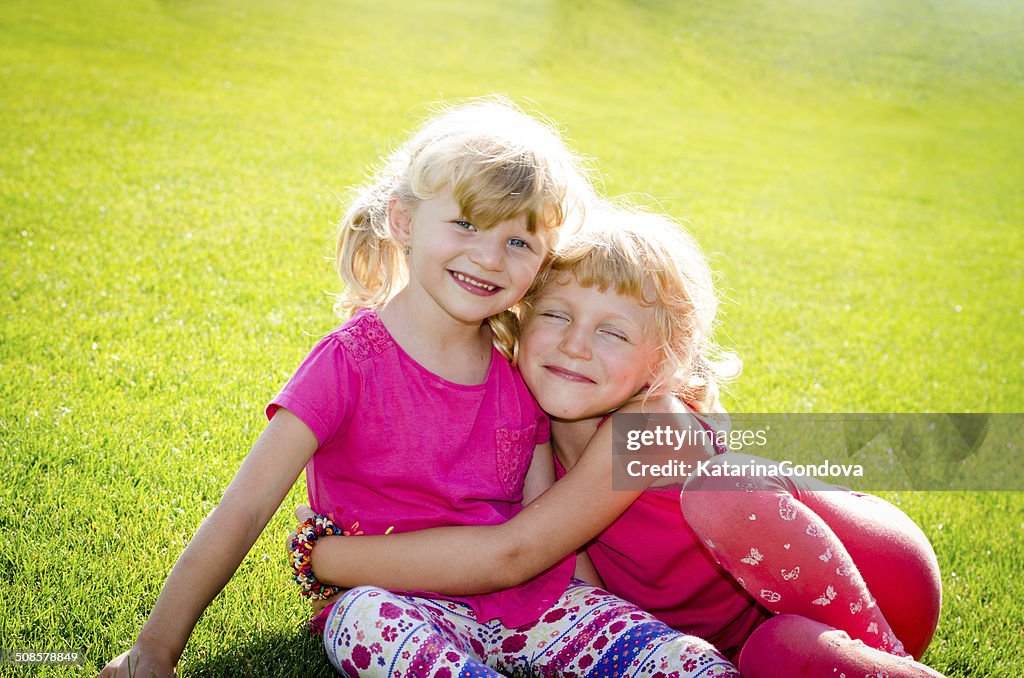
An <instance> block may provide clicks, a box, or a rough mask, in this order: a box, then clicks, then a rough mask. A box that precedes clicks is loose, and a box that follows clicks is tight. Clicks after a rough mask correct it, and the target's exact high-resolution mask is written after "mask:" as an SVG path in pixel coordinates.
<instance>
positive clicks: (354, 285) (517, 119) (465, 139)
mask: <svg viewBox="0 0 1024 678" xmlns="http://www.w3.org/2000/svg"><path fill="white" fill-rule="evenodd" d="M444 191H450V192H451V194H452V197H453V198H454V199H455V201H456V202H457V203H458V205H459V208H460V210H461V211H462V216H463V217H465V218H466V219H467V220H469V221H471V222H472V223H473V225H474V226H476V227H477V228H478V229H481V230H486V229H489V228H491V227H493V226H494V225H496V224H498V223H501V222H503V221H506V220H509V219H513V218H518V217H520V216H524V217H525V218H526V224H527V228H528V230H529V231H530V232H531V233H534V232H537V231H541V232H545V234H546V235H547V238H546V240H547V241H548V242H549V243H551V245H552V246H554V244H556V243H557V235H558V231H559V229H560V228H561V227H562V226H563V225H566V224H572V227H573V229H575V228H576V227H577V226H578V225H579V224H580V223H581V222H582V215H583V212H584V205H585V204H587V203H588V202H589V201H590V200H591V198H592V195H593V189H592V188H591V183H590V181H589V179H588V175H587V173H586V171H585V170H584V164H583V162H582V160H581V159H580V158H579V156H577V155H576V154H575V153H574V152H573V151H572V150H570V148H569V147H568V145H567V144H566V142H565V141H564V140H563V139H562V137H561V135H560V134H559V132H558V131H557V130H556V129H555V128H554V126H553V125H551V124H550V123H547V122H545V121H543V120H541V119H539V118H538V117H535V116H531V115H527V114H526V113H524V112H523V111H522V110H521V109H519V108H518V107H516V106H515V105H514V104H512V103H511V102H510V101H508V100H507V99H505V98H502V97H494V96H492V97H487V98H482V99H475V100H472V101H469V102H467V103H464V104H461V105H458V106H450V107H447V108H443V109H441V110H439V111H438V112H437V113H436V114H435V115H434V116H433V117H431V118H430V119H429V120H427V121H426V122H425V123H424V124H423V125H422V126H421V127H420V128H419V129H418V130H417V131H416V132H415V133H414V134H413V136H412V137H411V138H410V139H409V140H408V141H407V142H406V143H404V144H403V145H402V146H400V147H399V148H398V149H396V150H395V151H394V152H393V153H391V154H390V155H389V156H388V157H387V158H386V159H385V162H384V164H383V166H382V167H381V169H380V170H379V171H378V172H377V173H376V174H375V175H374V176H373V178H372V179H371V180H370V181H368V182H367V183H366V184H364V185H363V186H360V187H357V188H356V189H354V196H353V199H352V203H351V205H350V206H349V208H348V210H347V211H346V212H345V215H344V216H343V217H342V219H341V223H340V224H339V234H338V244H337V253H336V254H337V267H338V273H339V275H340V276H341V279H342V281H343V282H344V283H345V287H346V289H345V292H344V293H343V294H342V295H341V296H340V298H339V299H338V302H337V304H336V309H337V310H338V312H339V314H340V315H342V316H343V317H345V316H348V315H350V314H351V313H352V312H353V311H354V310H356V309H358V308H375V307H377V306H380V305H381V304H383V303H384V302H386V301H387V300H388V299H390V298H391V297H392V296H394V294H395V293H397V292H398V290H400V289H401V288H402V286H404V284H405V283H406V282H407V281H408V268H407V264H406V260H405V255H404V253H403V252H402V248H401V246H400V245H399V244H398V242H397V241H395V240H394V238H393V237H392V235H391V232H390V228H389V224H388V210H389V205H390V203H391V201H392V200H397V201H398V202H399V203H400V204H401V205H402V206H403V207H405V208H407V209H408V210H409V211H410V213H411V214H413V218H414V219H415V211H416V207H417V205H418V204H419V203H420V202H421V201H423V200H429V199H430V198H432V197H434V196H436V195H438V194H439V193H442V192H444ZM549 257H550V253H549V254H548V256H547V257H545V263H546V261H547V259H548V258H549ZM488 323H489V324H490V326H491V330H492V333H493V336H494V343H495V346H497V348H498V349H499V350H500V351H501V352H502V354H503V355H505V356H506V357H509V358H510V357H511V356H512V353H513V348H514V344H515V337H516V327H517V321H516V317H515V314H514V312H512V311H511V310H509V311H505V312H503V313H500V314H498V315H496V316H492V317H491V318H488Z"/></svg>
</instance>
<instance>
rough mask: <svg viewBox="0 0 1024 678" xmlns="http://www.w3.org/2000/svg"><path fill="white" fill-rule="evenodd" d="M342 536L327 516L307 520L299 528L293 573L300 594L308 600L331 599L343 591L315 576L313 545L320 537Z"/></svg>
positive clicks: (293, 555)
mask: <svg viewBox="0 0 1024 678" xmlns="http://www.w3.org/2000/svg"><path fill="white" fill-rule="evenodd" d="M340 534H342V531H341V528H339V527H338V526H337V525H335V524H334V521H332V520H331V519H330V518H328V517H327V516H321V515H315V516H313V517H312V518H307V519H306V520H304V521H303V522H302V524H301V525H300V526H299V529H298V531H297V532H296V533H295V536H294V537H293V538H292V543H291V547H292V550H291V553H290V554H289V560H290V561H291V565H292V571H293V572H294V573H295V576H294V579H295V583H296V584H298V585H299V592H300V593H302V595H304V596H306V597H307V598H314V599H322V598H330V597H331V596H333V595H334V594H336V593H339V592H340V591H341V590H342V589H341V588H340V587H338V586H331V585H329V584H324V583H322V582H320V581H319V580H317V578H316V576H314V575H313V559H312V556H313V545H314V544H316V540H317V539H319V538H320V537H329V536H331V535H340Z"/></svg>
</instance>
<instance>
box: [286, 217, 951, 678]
mask: <svg viewBox="0 0 1024 678" xmlns="http://www.w3.org/2000/svg"><path fill="white" fill-rule="evenodd" d="M588 222H589V227H588V229H587V230H586V231H585V232H583V233H580V234H578V235H576V236H574V237H572V238H570V239H568V241H567V242H564V243H563V245H562V246H561V248H560V250H559V251H558V252H557V254H556V256H555V258H554V260H553V261H552V263H551V264H550V265H549V266H548V267H546V268H545V270H544V271H543V272H542V273H541V275H540V276H539V277H538V280H537V282H536V283H535V284H534V286H533V288H532V289H531V291H530V293H529V294H528V295H527V297H526V299H525V300H524V304H523V306H524V316H525V317H524V326H523V329H522V334H521V338H520V343H519V346H518V367H519V368H520V370H521V372H522V374H523V377H524V379H525V381H526V383H527V385H528V386H529V387H530V389H531V390H532V391H533V393H534V394H535V395H536V396H537V398H538V401H539V402H540V404H541V406H542V407H543V408H544V410H545V411H546V412H547V413H548V414H549V415H550V417H551V421H552V437H553V443H554V448H555V453H556V462H557V464H558V467H559V468H558V473H559V476H563V475H564V477H563V478H561V479H560V480H559V481H558V482H557V483H556V484H555V485H554V486H553V487H552V488H551V489H549V490H548V491H547V492H545V493H544V494H542V495H541V496H540V497H539V498H537V499H536V500H535V501H534V502H533V503H531V504H530V505H529V506H528V507H526V509H524V510H523V512H522V513H520V514H519V515H517V516H516V517H515V518H513V519H512V520H510V521H508V522H507V523H505V524H503V525H500V526H497V527H490V528H482V529H481V528H454V529H452V528H449V529H442V530H428V531H424V532H420V533H415V534H407V535H397V536H395V537H394V538H392V537H387V538H384V539H362V538H360V539H348V538H329V539H327V540H326V541H325V542H324V543H323V544H321V545H320V546H319V547H318V550H317V551H316V552H315V553H314V555H315V562H314V570H315V572H316V574H317V576H318V577H320V578H321V579H322V580H325V581H331V582H333V583H336V584H340V585H355V584H361V583H380V582H381V581H385V583H386V584H387V585H392V586H417V587H433V588H436V589H437V590H447V591H448V592H450V593H458V592H459V591H462V590H480V589H481V587H485V590H486V587H490V586H494V585H497V583H498V582H500V585H502V586H508V585H512V584H515V583H517V582H519V581H521V580H522V579H523V578H525V577H529V576H531V575H532V574H533V573H535V572H538V571H540V570H542V569H543V568H545V567H548V566H549V565H550V564H551V563H552V562H555V561H556V560H557V559H558V558H559V557H561V556H562V555H564V553H565V552H567V551H570V550H572V549H577V548H580V547H581V546H584V545H587V552H588V553H589V554H590V558H591V559H592V561H593V565H594V566H596V573H594V572H593V570H587V569H584V568H585V567H586V566H588V565H589V564H588V562H587V561H583V563H582V565H581V567H580V569H579V570H578V572H579V573H580V574H581V575H585V574H586V573H587V572H589V573H590V576H591V577H592V578H593V577H596V576H601V577H603V580H604V584H605V585H606V586H607V588H608V590H610V591H611V592H613V593H615V594H617V595H620V596H622V597H623V598H625V599H627V600H630V601H632V602H635V603H637V604H639V605H640V606H642V607H644V608H645V609H648V610H649V611H651V612H653V613H654V614H656V616H658V617H659V618H660V619H662V620H663V621H665V622H666V623H668V624H669V625H671V626H673V627H674V628H676V629H677V630H680V631H683V632H685V633H690V634H695V635H700V636H701V637H704V638H707V639H708V640H711V641H712V642H714V643H715V644H716V646H718V648H719V649H720V650H721V651H723V652H724V653H726V654H727V656H730V657H732V658H737V661H738V662H739V668H740V670H741V672H742V674H743V675H744V676H781V675H786V676H789V675H815V676H817V675H820V676H825V675H829V676H832V675H834V676H840V675H845V676H848V677H852V676H889V677H890V678H895V677H897V676H935V675H938V674H937V673H936V672H934V671H932V670H931V669H929V668H927V667H925V666H924V665H922V664H920V663H917V662H916V661H914V659H913V658H914V657H920V656H921V654H922V653H923V652H924V650H925V648H926V647H927V645H928V642H929V640H930V638H931V635H932V633H933V632H934V629H935V624H936V622H937V620H938V613H939V604H940V598H941V596H940V591H939V578H938V566H937V563H936V560H935V555H934V553H933V551H932V550H931V547H930V545H929V544H928V541H927V539H926V538H925V537H924V535H923V534H922V533H921V531H920V529H918V528H917V526H916V525H914V524H913V522H912V521H910V520H909V519H908V518H907V517H906V516H905V515H903V514H902V512H900V511H899V510H898V509H897V508H895V507H894V506H892V505H891V504H888V503H887V502H884V501H882V500H881V499H878V498H875V497H871V496H869V495H861V494H858V493H854V492H849V491H843V490H841V489H838V488H835V487H828V486H825V485H824V484H822V483H817V482H793V481H791V480H790V479H779V478H755V479H753V480H754V481H755V482H754V485H756V486H751V487H748V488H745V489H748V490H750V491H737V489H736V487H735V479H734V478H726V479H724V480H720V479H716V478H708V477H700V478H695V479H692V480H691V481H690V482H689V483H688V484H687V486H686V490H685V491H684V490H683V489H682V487H681V486H680V485H678V484H675V485H673V484H672V482H677V483H678V481H673V480H671V479H670V480H669V481H668V483H666V484H663V485H660V486H650V487H648V488H647V489H646V490H642V489H636V490H620V491H615V490H613V489H612V472H613V457H612V454H611V448H612V426H611V424H610V423H608V424H605V421H606V420H607V419H608V417H609V416H610V415H611V414H612V413H616V412H620V413H641V412H648V413H650V412H666V413H675V414H678V415H680V416H683V417H687V416H692V417H694V418H695V422H694V426H698V425H699V426H701V427H708V428H710V426H712V425H713V422H714V421H715V419H716V417H715V416H714V413H715V412H716V411H718V410H719V409H720V408H719V405H718V398H717V394H718V384H719V383H720V382H721V381H723V380H724V379H728V378H731V377H732V376H734V375H735V374H736V373H737V372H738V359H737V358H736V357H735V356H734V355H730V354H724V353H722V352H720V351H716V350H715V345H714V343H713V342H712V330H713V327H714V320H715V313H716V308H717V299H716V296H715V292H714V287H713V284H712V276H711V273H710V270H709V268H708V265H707V263H706V261H705V258H704V256H703V255H702V253H701V251H700V249H699V248H698V246H697V245H696V243H695V242H694V241H693V240H692V239H691V238H690V237H688V236H687V235H686V234H685V233H684V232H683V231H682V230H681V229H679V228H678V227H677V226H676V225H675V224H673V223H671V222H670V221H669V220H668V219H666V218H664V217H660V216H656V215H651V214H644V213H639V212H636V211H630V210H621V209H613V208H609V209H608V210H607V211H605V212H604V213H603V216H601V217H599V216H598V215H597V210H595V209H591V210H590V211H589V212H588ZM721 416H722V415H719V416H718V419H721ZM702 454H705V455H707V456H709V457H714V459H715V462H716V463H717V462H720V461H723V460H727V461H732V462H733V463H736V462H739V463H742V462H743V461H744V460H745V457H744V456H743V455H736V454H733V453H726V452H724V450H713V449H708V450H705V451H704V452H703V453H702ZM722 483H724V484H722ZM302 510H303V509H300V512H301V511H302ZM452 552H458V553H460V554H466V556H465V557H460V558H458V559H449V558H446V557H444V556H443V555H439V554H447V553H452ZM404 562H415V563H416V567H415V568H403V567H401V566H400V565H391V566H389V565H388V563H399V564H400V563H404Z"/></svg>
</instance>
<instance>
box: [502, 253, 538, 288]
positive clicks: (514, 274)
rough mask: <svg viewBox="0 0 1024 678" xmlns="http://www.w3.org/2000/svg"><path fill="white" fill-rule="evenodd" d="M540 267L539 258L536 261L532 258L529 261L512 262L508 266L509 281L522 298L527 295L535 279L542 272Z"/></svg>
mask: <svg viewBox="0 0 1024 678" xmlns="http://www.w3.org/2000/svg"><path fill="white" fill-rule="evenodd" d="M540 265H541V261H540V259H539V258H536V259H535V260H534V259H532V258H531V259H530V260H529V261H512V262H511V263H509V264H508V272H509V280H510V281H511V282H512V285H513V286H514V287H515V290H516V292H518V293H519V295H520V296H522V295H524V294H526V290H528V289H530V285H532V284H533V279H534V278H536V277H537V274H538V273H539V272H540Z"/></svg>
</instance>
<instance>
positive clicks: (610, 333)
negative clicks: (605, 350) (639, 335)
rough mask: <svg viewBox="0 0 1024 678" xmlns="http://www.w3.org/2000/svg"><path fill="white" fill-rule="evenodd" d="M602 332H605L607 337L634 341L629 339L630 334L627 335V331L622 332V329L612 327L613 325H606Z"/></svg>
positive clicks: (628, 342)
mask: <svg viewBox="0 0 1024 678" xmlns="http://www.w3.org/2000/svg"><path fill="white" fill-rule="evenodd" d="M601 333H602V334H604V335H605V336H607V337H612V338H613V339H618V340H619V341H624V342H626V343H627V344H631V343H633V342H631V341H630V340H629V335H627V334H626V333H625V332H622V331H621V330H617V329H615V328H612V327H606V328H604V329H602V330H601Z"/></svg>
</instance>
